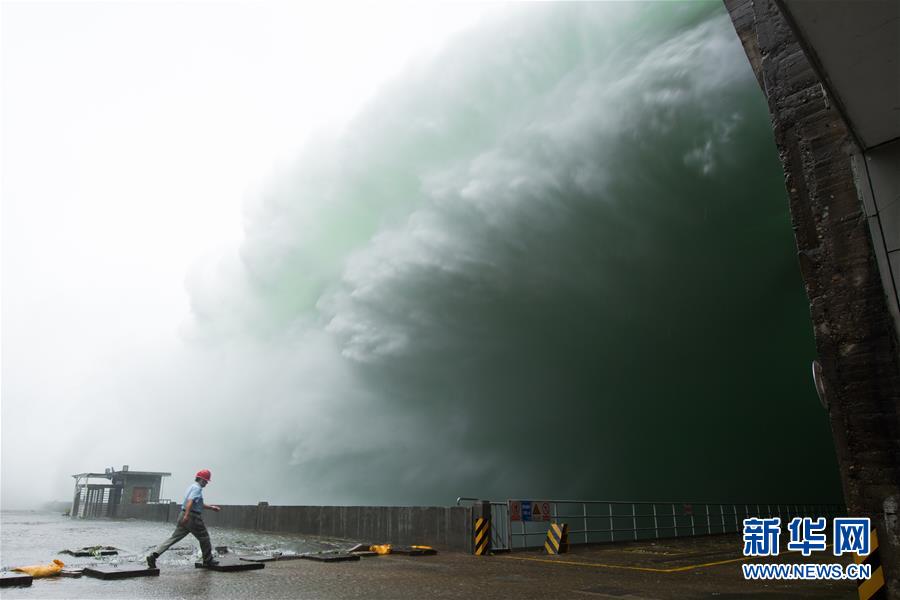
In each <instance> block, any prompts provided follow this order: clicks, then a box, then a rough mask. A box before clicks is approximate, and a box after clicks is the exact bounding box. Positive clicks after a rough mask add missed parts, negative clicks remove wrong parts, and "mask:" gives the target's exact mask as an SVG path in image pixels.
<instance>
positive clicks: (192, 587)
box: [2, 535, 856, 600]
mask: <svg viewBox="0 0 900 600" xmlns="http://www.w3.org/2000/svg"><path fill="white" fill-rule="evenodd" d="M742 561H743V557H742V556H741V540H740V537H738V536H733V535H728V536H714V537H709V538H696V539H679V540H664V541H659V542H655V543H651V542H640V543H631V544H615V545H609V544H607V545H600V546H593V547H580V548H579V547H578V546H574V547H573V548H572V551H571V552H570V553H568V554H565V555H561V556H547V555H546V554H543V553H540V552H538V551H536V550H535V551H527V552H515V553H511V554H498V555H495V556H490V557H476V556H470V555H466V554H454V553H440V554H438V555H437V556H420V557H409V556H400V555H393V556H378V557H369V558H363V559H362V560H360V561H358V562H342V563H319V562H314V561H308V560H291V561H283V562H270V563H266V568H265V569H263V570H260V571H249V572H243V573H216V572H210V571H206V570H200V569H188V568H182V567H175V568H169V569H164V570H163V571H162V573H161V575H160V576H159V577H148V578H141V579H128V580H120V581H100V580H94V579H88V578H81V579H54V580H36V581H35V582H34V585H33V586H32V587H31V588H13V589H5V590H3V592H2V596H3V598H217V599H218V598H324V599H336V600H342V599H351V598H353V599H355V598H360V599H366V600H373V599H378V598H385V599H387V598H391V599H394V598H411V599H412V598H415V599H417V600H418V599H422V598H466V597H477V598H479V599H486V600H490V599H493V598H522V599H531V598H534V599H545V598H615V599H632V600H633V599H676V598H677V599H693V598H716V599H719V600H724V599H735V598H772V599H774V598H788V597H790V598H825V599H835V600H837V599H845V600H850V599H852V598H856V586H855V583H853V582H847V581H841V582H793V581H781V582H771V581H770V582H762V581H745V580H744V579H743V575H742V572H741V567H740V565H741V562H742ZM753 562H760V563H763V562H785V563H794V562H797V563H799V562H822V563H833V562H843V563H846V562H847V561H846V560H839V559H836V558H835V557H833V556H831V555H830V554H829V553H822V554H820V555H816V554H814V555H813V556H812V557H810V558H809V559H804V558H803V557H802V556H801V555H800V554H797V553H791V554H786V555H785V554H782V555H781V556H779V557H775V558H768V559H753Z"/></svg>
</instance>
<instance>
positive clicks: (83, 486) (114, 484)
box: [70, 465, 172, 519]
mask: <svg viewBox="0 0 900 600" xmlns="http://www.w3.org/2000/svg"><path fill="white" fill-rule="evenodd" d="M171 475H172V474H171V473H163V472H158V471H131V470H129V468H128V465H124V466H123V467H122V469H121V470H118V471H117V470H116V469H115V468H114V467H109V468H107V469H106V470H105V471H104V472H103V473H76V474H75V475H72V477H73V478H74V479H75V494H74V496H73V498H72V510H71V512H70V514H71V516H72V517H73V518H76V517H77V518H80V519H97V518H103V517H115V516H117V515H118V513H119V510H118V508H119V507H120V506H122V505H124V504H149V503H158V502H160V494H161V492H162V480H163V477H170V476H171ZM163 502H168V500H163Z"/></svg>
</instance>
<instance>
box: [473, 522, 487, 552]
mask: <svg viewBox="0 0 900 600" xmlns="http://www.w3.org/2000/svg"><path fill="white" fill-rule="evenodd" d="M474 537H475V556H484V555H485V554H490V552H491V522H490V520H488V519H482V518H478V519H475V536H474Z"/></svg>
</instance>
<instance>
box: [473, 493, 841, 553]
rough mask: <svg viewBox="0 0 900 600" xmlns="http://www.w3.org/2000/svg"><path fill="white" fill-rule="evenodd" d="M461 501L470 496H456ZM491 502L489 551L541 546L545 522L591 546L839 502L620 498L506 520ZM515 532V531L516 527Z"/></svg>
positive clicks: (737, 525)
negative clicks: (545, 516) (564, 527)
mask: <svg viewBox="0 0 900 600" xmlns="http://www.w3.org/2000/svg"><path fill="white" fill-rule="evenodd" d="M461 500H474V499H468V498H462V499H461ZM510 502H511V501H509V500H507V501H505V502H496V501H493V502H491V517H492V519H491V520H492V528H491V533H492V536H491V537H492V540H491V542H492V547H493V549H494V550H514V549H524V548H535V547H539V546H541V545H543V543H544V539H545V538H546V536H547V527H548V526H549V521H557V522H563V523H568V524H569V543H570V544H595V543H609V542H623V541H635V540H648V539H661V538H673V537H686V536H699V535H714V534H722V533H736V532H740V531H742V530H743V520H744V519H746V518H750V517H781V519H782V522H786V521H789V520H790V519H792V518H794V517H834V516H840V515H843V514H845V513H846V509H845V508H844V507H843V506H842V505H839V504H795V503H790V504H762V503H756V504H735V503H711V502H622V501H614V500H590V501H588V500H550V501H546V502H549V504H550V513H551V514H550V518H549V520H548V521H519V522H518V525H517V526H516V525H514V523H515V522H513V521H510V511H509V503H510ZM516 530H518V531H516Z"/></svg>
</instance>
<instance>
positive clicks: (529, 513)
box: [509, 500, 551, 521]
mask: <svg viewBox="0 0 900 600" xmlns="http://www.w3.org/2000/svg"><path fill="white" fill-rule="evenodd" d="M509 520H510V521H549V520H551V519H550V503H549V502H542V501H538V500H510V501H509Z"/></svg>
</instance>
